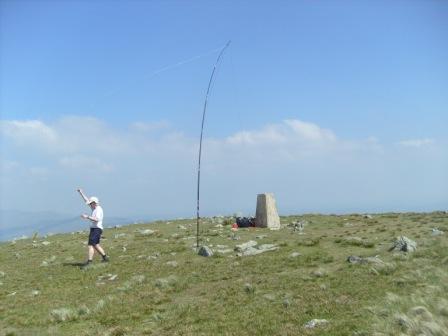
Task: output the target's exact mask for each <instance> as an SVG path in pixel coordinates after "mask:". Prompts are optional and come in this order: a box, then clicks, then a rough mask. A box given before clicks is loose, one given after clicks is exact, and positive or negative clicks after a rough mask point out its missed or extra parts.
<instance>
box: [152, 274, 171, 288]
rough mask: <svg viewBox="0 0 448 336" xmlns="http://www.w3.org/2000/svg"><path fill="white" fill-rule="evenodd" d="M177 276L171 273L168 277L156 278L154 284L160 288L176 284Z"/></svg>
mask: <svg viewBox="0 0 448 336" xmlns="http://www.w3.org/2000/svg"><path fill="white" fill-rule="evenodd" d="M176 282H177V278H176V277H175V276H174V275H170V276H168V277H166V278H159V279H156V280H155V282H154V285H155V286H156V287H159V288H168V287H171V286H173V285H174V284H176Z"/></svg>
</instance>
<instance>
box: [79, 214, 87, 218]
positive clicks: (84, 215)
mask: <svg viewBox="0 0 448 336" xmlns="http://www.w3.org/2000/svg"><path fill="white" fill-rule="evenodd" d="M81 218H83V219H89V215H86V214H82V215H81Z"/></svg>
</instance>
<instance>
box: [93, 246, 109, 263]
mask: <svg viewBox="0 0 448 336" xmlns="http://www.w3.org/2000/svg"><path fill="white" fill-rule="evenodd" d="M94 247H95V250H97V251H98V253H99V254H100V255H101V257H103V261H109V257H108V256H107V255H106V252H104V250H103V248H102V247H101V245H100V244H96V245H95V246H94Z"/></svg>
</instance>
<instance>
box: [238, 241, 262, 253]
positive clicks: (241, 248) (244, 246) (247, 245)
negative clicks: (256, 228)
mask: <svg viewBox="0 0 448 336" xmlns="http://www.w3.org/2000/svg"><path fill="white" fill-rule="evenodd" d="M257 244H258V243H257V242H256V241H254V240H249V241H248V242H246V243H243V244H239V245H236V246H235V251H236V252H242V251H244V250H246V249H248V248H250V247H254V246H256V245H257Z"/></svg>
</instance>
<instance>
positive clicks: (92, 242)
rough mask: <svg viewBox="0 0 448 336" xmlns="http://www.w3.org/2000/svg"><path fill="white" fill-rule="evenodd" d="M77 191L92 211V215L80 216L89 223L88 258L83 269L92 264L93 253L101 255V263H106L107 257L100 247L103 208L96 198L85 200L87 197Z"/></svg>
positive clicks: (80, 190) (79, 190)
mask: <svg viewBox="0 0 448 336" xmlns="http://www.w3.org/2000/svg"><path fill="white" fill-rule="evenodd" d="M77 191H78V192H79V194H80V195H81V197H82V198H83V200H84V201H85V202H86V204H87V205H88V206H90V208H91V209H92V214H91V215H90V216H89V215H86V214H82V215H81V218H83V219H86V220H89V221H90V222H91V223H90V234H89V244H88V258H87V262H86V263H85V264H84V267H87V266H89V265H90V264H91V263H92V260H93V255H94V254H95V251H97V252H98V253H99V254H100V255H101V257H102V258H103V260H102V261H103V262H108V261H109V257H108V256H107V255H106V252H104V250H103V248H102V247H101V245H100V239H101V234H102V233H103V217H104V213H103V208H102V207H101V206H100V204H99V201H98V198H97V197H95V196H92V197H90V198H87V196H86V195H84V193H83V192H82V189H78V190H77Z"/></svg>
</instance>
